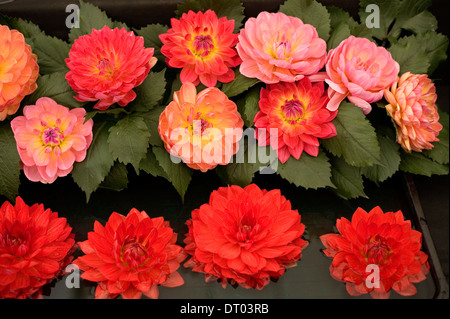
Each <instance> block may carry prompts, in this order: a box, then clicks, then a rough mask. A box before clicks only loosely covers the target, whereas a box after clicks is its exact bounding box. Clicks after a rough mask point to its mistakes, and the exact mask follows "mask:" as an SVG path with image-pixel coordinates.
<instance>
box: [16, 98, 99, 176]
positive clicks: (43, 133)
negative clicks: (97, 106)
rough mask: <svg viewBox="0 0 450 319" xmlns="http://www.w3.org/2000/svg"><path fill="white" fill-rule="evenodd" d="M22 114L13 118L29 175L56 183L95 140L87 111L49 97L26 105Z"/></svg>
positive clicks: (18, 147) (26, 173)
mask: <svg viewBox="0 0 450 319" xmlns="http://www.w3.org/2000/svg"><path fill="white" fill-rule="evenodd" d="M23 114H24V115H23V116H18V117H16V118H14V119H13V120H12V121H11V127H12V130H13V132H14V138H15V139H16V143H17V150H18V152H19V156H20V159H21V161H22V165H23V170H24V172H25V175H26V176H27V178H28V179H29V180H31V181H33V182H42V183H53V182H54V181H55V180H56V178H58V177H63V176H66V175H67V174H69V173H70V172H71V171H72V168H73V164H74V162H81V161H83V160H84V159H85V157H86V151H87V149H88V148H89V146H90V144H91V141H92V125H93V121H92V120H88V121H86V123H84V121H85V118H84V116H85V115H86V111H85V110H84V109H82V108H75V109H72V110H69V109H68V108H67V107H65V106H62V105H59V104H57V103H56V102H55V101H54V100H52V99H50V98H48V97H42V98H40V99H38V100H37V101H36V105H27V106H25V107H24V109H23Z"/></svg>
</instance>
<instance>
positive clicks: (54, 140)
mask: <svg viewBox="0 0 450 319" xmlns="http://www.w3.org/2000/svg"><path fill="white" fill-rule="evenodd" d="M63 138H64V135H63V134H62V132H61V129H60V128H59V127H49V128H47V129H46V130H45V131H44V134H43V135H42V139H43V140H44V143H45V144H47V145H48V144H50V145H57V144H59V143H60V142H61V139H63Z"/></svg>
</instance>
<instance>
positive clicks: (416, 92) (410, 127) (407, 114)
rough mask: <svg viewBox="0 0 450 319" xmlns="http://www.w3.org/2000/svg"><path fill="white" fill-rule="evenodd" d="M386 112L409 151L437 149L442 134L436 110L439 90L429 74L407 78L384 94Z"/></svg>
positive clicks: (403, 76) (399, 138)
mask: <svg viewBox="0 0 450 319" xmlns="http://www.w3.org/2000/svg"><path fill="white" fill-rule="evenodd" d="M384 96H385V98H386V100H387V101H388V102H389V104H388V105H386V111H387V112H388V114H389V115H390V116H391V117H392V119H393V121H394V124H395V128H396V129H397V142H398V143H399V144H400V145H401V146H402V148H403V149H404V150H405V151H407V152H409V153H410V152H411V151H416V152H421V151H422V150H424V149H425V150H429V149H432V148H433V144H431V143H430V142H436V141H439V139H438V138H437V136H438V135H439V132H440V131H441V130H442V124H441V123H439V113H438V108H437V106H436V99H437V95H436V88H435V86H434V84H433V82H431V80H430V79H429V78H428V76H427V75H426V74H411V73H409V72H407V73H405V74H403V75H402V76H401V77H400V79H399V80H398V82H395V83H394V84H393V85H392V87H391V88H390V90H389V89H386V90H385V91H384Z"/></svg>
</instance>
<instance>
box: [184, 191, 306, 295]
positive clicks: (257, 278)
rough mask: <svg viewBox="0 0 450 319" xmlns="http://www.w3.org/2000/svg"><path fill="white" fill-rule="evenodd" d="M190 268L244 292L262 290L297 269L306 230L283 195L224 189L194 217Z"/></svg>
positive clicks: (189, 236) (189, 245) (188, 248)
mask: <svg viewBox="0 0 450 319" xmlns="http://www.w3.org/2000/svg"><path fill="white" fill-rule="evenodd" d="M187 225H188V227H189V233H188V234H186V238H185V240H184V242H185V243H186V247H185V250H186V252H187V253H188V254H189V255H191V256H192V258H191V259H190V260H188V261H187V262H186V263H185V267H190V268H193V271H197V272H202V273H205V274H206V281H210V280H213V279H214V278H218V279H219V280H220V281H221V282H222V286H223V287H224V288H225V287H226V285H227V282H230V283H231V284H235V283H237V284H238V285H240V286H242V287H244V288H257V289H262V288H263V287H264V286H266V285H267V284H268V283H269V281H270V278H278V277H280V276H281V275H283V273H284V272H285V270H286V268H288V267H293V266H295V265H296V261H297V260H299V259H300V258H301V256H302V249H304V248H305V247H306V245H307V242H306V241H304V240H303V239H302V238H301V237H302V235H303V232H304V230H305V225H304V224H302V223H301V220H300V215H299V213H298V211H297V210H292V209H291V203H290V202H289V201H288V200H286V198H285V197H284V196H282V195H281V194H280V190H277V189H275V190H271V191H267V190H261V189H260V188H259V187H258V186H257V185H255V184H251V185H248V186H247V187H245V188H241V187H239V186H229V187H221V188H219V189H218V190H217V191H214V192H212V194H211V197H210V201H209V203H207V204H204V205H202V206H200V208H199V209H195V210H194V211H193V212H192V220H188V222H187Z"/></svg>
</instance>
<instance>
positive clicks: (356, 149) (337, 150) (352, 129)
mask: <svg viewBox="0 0 450 319" xmlns="http://www.w3.org/2000/svg"><path fill="white" fill-rule="evenodd" d="M332 123H333V124H334V126H335V127H336V131H337V135H336V136H335V137H332V138H329V139H324V140H321V144H322V145H323V146H324V147H325V148H326V149H327V150H328V151H329V152H331V153H332V154H334V155H336V156H343V157H344V159H345V161H346V162H347V163H349V164H350V165H352V166H357V167H363V166H371V165H373V164H381V162H380V146H379V145H378V140H377V135H376V133H375V129H374V128H373V127H372V125H371V124H370V122H369V121H368V120H367V119H366V117H365V115H364V114H363V112H362V111H361V109H360V108H359V107H357V106H355V105H354V104H351V103H348V102H342V103H341V105H340V106H339V112H338V114H337V116H336V118H335V119H334V120H333V122H332Z"/></svg>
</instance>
